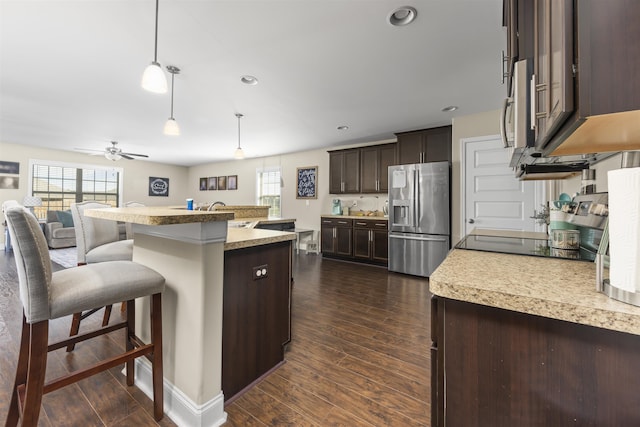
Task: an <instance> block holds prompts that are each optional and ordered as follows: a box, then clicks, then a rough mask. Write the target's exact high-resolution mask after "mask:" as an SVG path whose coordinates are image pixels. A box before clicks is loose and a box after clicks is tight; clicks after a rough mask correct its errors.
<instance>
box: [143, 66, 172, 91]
mask: <svg viewBox="0 0 640 427" xmlns="http://www.w3.org/2000/svg"><path fill="white" fill-rule="evenodd" d="M142 87H143V88H144V89H145V90H148V91H149V92H153V93H167V78H166V76H165V75H164V72H163V71H162V68H161V67H160V64H158V63H157V62H152V63H151V64H149V65H148V66H147V68H145V69H144V74H142Z"/></svg>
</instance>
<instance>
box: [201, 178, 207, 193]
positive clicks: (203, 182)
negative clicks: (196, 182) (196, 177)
mask: <svg viewBox="0 0 640 427" xmlns="http://www.w3.org/2000/svg"><path fill="white" fill-rule="evenodd" d="M208 189H209V179H208V178H200V191H204V190H208Z"/></svg>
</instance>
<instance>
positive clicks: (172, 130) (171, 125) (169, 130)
mask: <svg viewBox="0 0 640 427" xmlns="http://www.w3.org/2000/svg"><path fill="white" fill-rule="evenodd" d="M167 71H169V72H170V73H171V117H169V120H167V123H165V124H164V134H165V135H171V136H178V135H180V128H179V127H178V122H176V119H174V118H173V83H174V77H175V76H176V74H180V68H178V67H174V66H173V65H167Z"/></svg>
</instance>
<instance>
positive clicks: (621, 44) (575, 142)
mask: <svg viewBox="0 0 640 427" xmlns="http://www.w3.org/2000/svg"><path fill="white" fill-rule="evenodd" d="M533 3H534V12H535V13H534V26H533V35H534V40H535V49H534V50H535V54H534V56H533V60H534V67H533V68H534V77H533V83H534V87H533V93H532V99H533V101H534V102H533V105H532V106H533V107H534V115H533V117H532V119H533V120H534V121H535V140H536V142H535V146H536V150H537V151H540V152H542V153H543V154H544V155H554V156H560V155H575V154H589V153H604V152H612V151H625V150H638V149H640V140H639V139H638V137H637V135H638V131H639V128H640V126H638V123H640V84H638V83H637V78H635V77H634V76H637V75H638V74H640V55H638V54H637V46H638V45H639V44H640V25H638V24H637V21H638V16H640V2H637V1H629V0H610V1H596V0H573V1H572V0H536V1H535V2H533ZM522 34H523V31H519V35H520V36H522ZM525 34H526V33H525Z"/></svg>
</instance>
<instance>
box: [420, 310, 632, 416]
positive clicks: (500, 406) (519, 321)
mask: <svg viewBox="0 0 640 427" xmlns="http://www.w3.org/2000/svg"><path fill="white" fill-rule="evenodd" d="M431 307H432V308H431V337H432V345H431V366H432V368H431V380H432V381H431V399H432V404H431V411H432V415H431V425H432V426H438V427H445V426H446V427H458V426H464V427H470V426H471V427H483V426H570V425H580V426H605V425H606V426H636V425H640V411H638V410H637V409H630V408H637V395H636V393H635V391H636V390H638V387H640V369H638V368H640V365H639V363H638V354H640V337H638V336H637V335H633V334H626V333H622V332H616V331H612V330H608V329H602V328H596V327H592V326H585V325H580V324H576V323H572V322H565V321H560V320H556V319H549V318H545V317H540V316H534V315H530V314H524V313H518V312H514V311H510V310H504V309H498V308H494V307H488V306H484V305H479V304H472V303H468V302H463V301H456V300H451V299H447V298H441V297H434V300H432V305H431ZM445 372H446V375H445ZM621 384H624V386H621ZM445 403H446V404H445Z"/></svg>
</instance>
